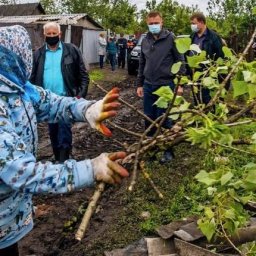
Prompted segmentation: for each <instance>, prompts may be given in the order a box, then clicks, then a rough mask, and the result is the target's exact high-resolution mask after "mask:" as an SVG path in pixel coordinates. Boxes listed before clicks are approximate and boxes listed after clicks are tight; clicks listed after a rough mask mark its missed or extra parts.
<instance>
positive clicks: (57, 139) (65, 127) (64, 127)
mask: <svg viewBox="0 0 256 256" xmlns="http://www.w3.org/2000/svg"><path fill="white" fill-rule="evenodd" d="M48 127H49V134H50V139H51V144H52V148H53V152H54V155H55V159H56V160H57V161H60V162H64V161H65V160H67V159H68V158H69V154H70V152H71V149H72V131H71V128H72V125H71V123H63V122H59V123H50V124H48Z"/></svg>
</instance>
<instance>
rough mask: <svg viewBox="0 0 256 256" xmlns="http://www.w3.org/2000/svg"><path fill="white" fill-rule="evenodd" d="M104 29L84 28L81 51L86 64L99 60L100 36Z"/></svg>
mask: <svg viewBox="0 0 256 256" xmlns="http://www.w3.org/2000/svg"><path fill="white" fill-rule="evenodd" d="M100 32H102V31H97V30H86V29H84V30H83V37H82V43H81V48H80V49H81V51H82V53H83V56H84V58H85V62H86V65H87V67H88V65H89V64H94V63H97V62H99V56H98V37H99V34H100Z"/></svg>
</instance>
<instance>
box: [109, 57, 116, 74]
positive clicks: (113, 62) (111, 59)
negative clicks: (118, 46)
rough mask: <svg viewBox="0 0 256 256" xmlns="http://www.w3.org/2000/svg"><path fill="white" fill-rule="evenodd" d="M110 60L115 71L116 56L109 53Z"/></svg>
mask: <svg viewBox="0 0 256 256" xmlns="http://www.w3.org/2000/svg"><path fill="white" fill-rule="evenodd" d="M108 58H109V62H110V65H111V68H112V70H113V71H114V70H115V69H116V54H112V53H109V55H108Z"/></svg>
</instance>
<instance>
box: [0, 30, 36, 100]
mask: <svg viewBox="0 0 256 256" xmlns="http://www.w3.org/2000/svg"><path fill="white" fill-rule="evenodd" d="M31 71H32V47H31V41H30V38H29V35H28V33H27V31H26V29H25V28H23V27H22V26H18V25H16V26H10V27H2V28H0V80H1V81H2V82H4V83H5V84H7V85H8V86H10V87H11V88H13V89H14V90H17V89H19V90H20V92H21V96H22V98H23V99H24V100H27V101H29V100H32V101H33V102H35V103H36V102H38V101H39V99H40V96H39V93H38V92H37V90H36V88H35V86H34V85H32V84H31V83H30V82H29V81H28V79H29V77H30V75H31Z"/></svg>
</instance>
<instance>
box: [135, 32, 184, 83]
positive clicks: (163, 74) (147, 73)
mask: <svg viewBox="0 0 256 256" xmlns="http://www.w3.org/2000/svg"><path fill="white" fill-rule="evenodd" d="M174 39H175V38H174V35H173V33H171V32H169V31H167V30H162V31H161V33H160V35H159V38H158V39H157V40H155V39H154V37H153V34H152V33H150V32H148V33H147V35H146V37H145V38H144V39H143V40H142V44H141V55H140V62H139V70H138V79H137V85H138V86H143V84H144V83H147V84H150V85H168V84H169V83H170V81H171V80H172V79H173V78H174V75H173V74H172V73H171V67H172V65H173V64H174V63H176V62H179V61H181V62H183V61H184V56H182V55H181V54H180V53H179V52H178V51H177V49H176V46H175V42H174ZM181 72H182V73H184V72H185V70H181Z"/></svg>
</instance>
